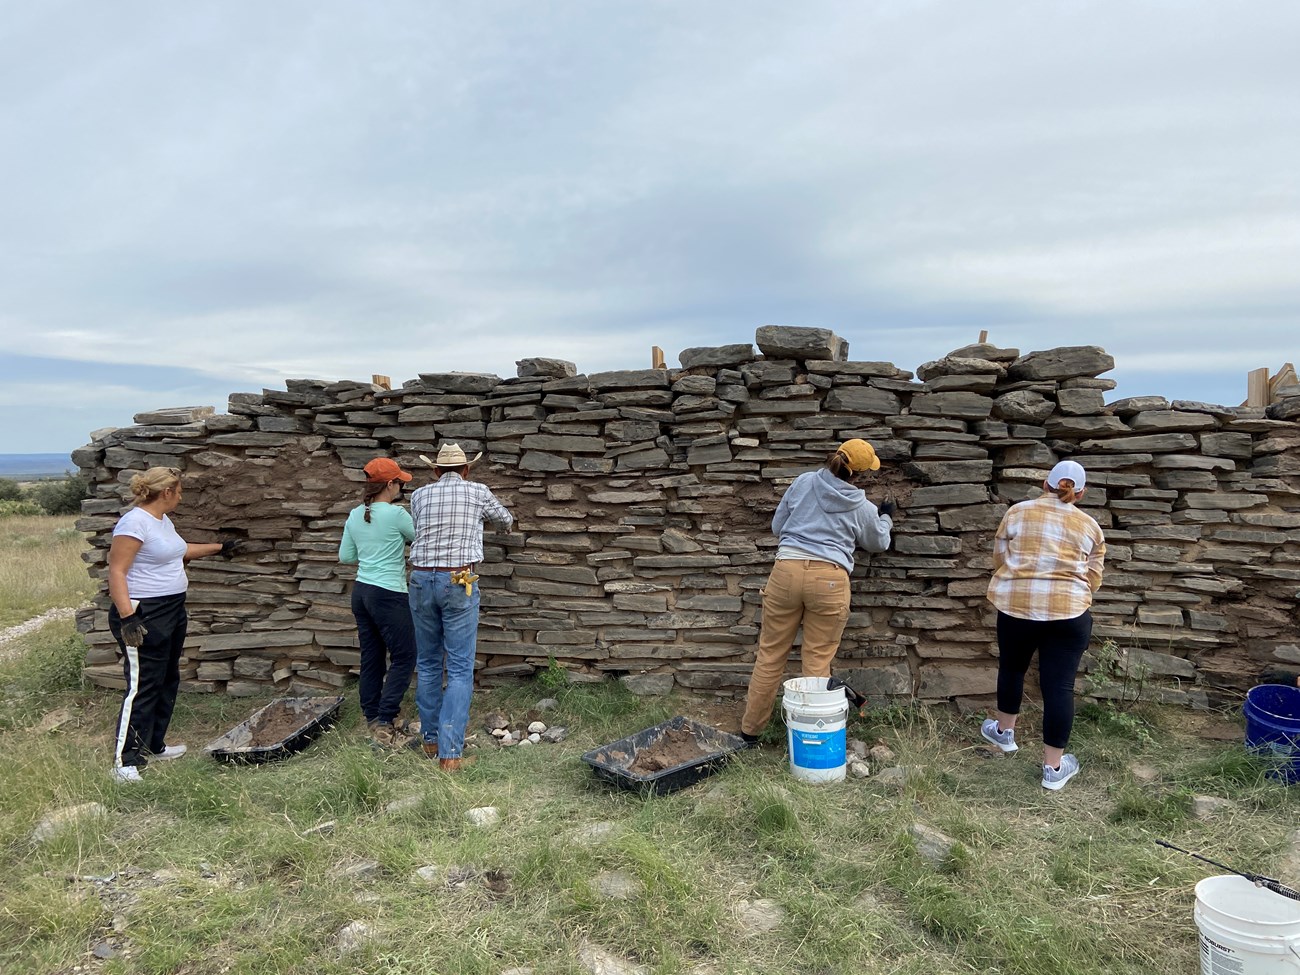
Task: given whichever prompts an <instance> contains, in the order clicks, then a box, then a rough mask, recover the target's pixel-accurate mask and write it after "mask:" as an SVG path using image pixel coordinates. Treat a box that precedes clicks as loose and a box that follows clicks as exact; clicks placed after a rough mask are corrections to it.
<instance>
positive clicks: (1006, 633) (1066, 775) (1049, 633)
mask: <svg viewBox="0 0 1300 975" xmlns="http://www.w3.org/2000/svg"><path fill="white" fill-rule="evenodd" d="M1086 481H1087V474H1086V472H1085V471H1084V469H1083V467H1082V466H1081V465H1080V464H1078V463H1076V462H1075V461H1072V460H1063V461H1061V462H1060V463H1059V464H1057V465H1056V466H1055V467H1053V468H1052V470H1051V473H1049V474H1048V475H1047V480H1046V481H1044V482H1043V487H1044V488H1045V493H1044V494H1043V496H1042V497H1040V498H1036V499H1035V500H1033V501H1022V502H1020V503H1019V504H1014V505H1012V506H1011V508H1010V510H1009V511H1007V513H1006V515H1005V516H1003V518H1002V524H1001V525H999V526H998V533H997V536H996V538H995V539H994V541H993V578H992V580H991V581H990V582H989V589H988V598H989V602H991V603H992V604H993V605H994V606H996V607H997V610H998V706H997V710H996V711H995V712H994V717H992V718H989V719H988V720H987V721H985V722H984V724H983V726H982V727H981V728H980V733H981V734H982V735H983V736H984V738H985V739H986V740H988V741H990V742H992V743H993V744H994V745H996V746H997V747H998V748H1000V749H1002V751H1004V752H1014V751H1016V749H1017V748H1018V747H1019V746H1017V745H1016V733H1015V727H1016V717H1017V715H1018V714H1019V713H1020V700H1021V697H1022V695H1023V693H1024V687H1025V672H1026V671H1027V670H1028V669H1029V662H1030V661H1031V660H1032V659H1033V656H1034V652H1035V651H1038V673H1039V686H1040V687H1041V688H1042V692H1043V788H1044V789H1051V790H1053V791H1055V790H1057V789H1061V788H1063V787H1064V786H1065V783H1067V782H1069V781H1070V779H1072V778H1074V776H1075V775H1076V774H1077V773H1078V771H1079V760H1078V759H1077V758H1075V756H1073V755H1070V754H1067V753H1066V751H1065V746H1066V745H1068V744H1069V743H1070V729H1071V728H1072V726H1073V725H1074V677H1075V674H1076V673H1077V672H1078V670H1079V661H1080V659H1081V658H1082V657H1083V652H1084V651H1085V650H1086V649H1088V640H1089V639H1090V638H1091V636H1092V613H1091V612H1090V611H1089V607H1090V606H1091V605H1092V594H1093V593H1094V592H1096V591H1097V589H1098V588H1100V586H1101V574H1102V566H1103V562H1104V560H1105V557H1106V541H1105V537H1104V536H1103V535H1102V531H1101V526H1099V525H1098V524H1097V522H1096V521H1095V520H1094V519H1093V518H1092V517H1091V516H1089V515H1087V514H1085V513H1084V512H1082V511H1080V510H1079V508H1078V507H1077V506H1076V503H1077V502H1078V501H1079V499H1080V498H1082V497H1083V492H1084V485H1085V483H1086Z"/></svg>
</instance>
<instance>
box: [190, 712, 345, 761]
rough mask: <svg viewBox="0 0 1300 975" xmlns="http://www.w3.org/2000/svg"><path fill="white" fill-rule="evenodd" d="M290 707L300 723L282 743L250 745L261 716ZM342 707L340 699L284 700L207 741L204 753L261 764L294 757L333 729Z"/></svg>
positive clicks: (285, 736) (282, 738)
mask: <svg viewBox="0 0 1300 975" xmlns="http://www.w3.org/2000/svg"><path fill="white" fill-rule="evenodd" d="M281 707H283V708H287V709H288V710H289V711H290V712H291V713H292V714H293V715H294V716H295V717H296V718H297V719H298V720H297V723H296V724H295V725H294V726H293V727H292V728H291V729H290V730H289V731H288V732H287V733H285V734H284V735H283V736H282V737H281V738H280V740H279V741H276V742H273V743H271V744H266V743H263V744H260V745H251V744H249V742H250V740H251V739H252V737H253V730H254V729H255V728H256V727H257V723H258V721H259V720H261V718H262V716H263V715H264V714H266V712H267V711H268V710H270V709H271V708H281ZM342 707H343V698H342V697H341V696H321V697H281V698H277V699H276V700H274V701H272V702H271V703H270V704H267V705H264V706H263V707H260V708H258V709H257V710H256V711H254V712H253V713H252V714H251V715H249V716H248V719H247V720H245V721H241V722H240V723H239V724H237V725H235V726H234V727H233V728H231V729H230V730H229V731H227V732H226V733H225V734H224V735H221V736H220V737H219V738H214V739H213V740H212V741H210V742H208V743H207V744H206V745H205V746H204V747H203V750H204V751H205V752H207V753H208V754H209V755H211V756H212V757H213V758H216V759H220V760H221V761H225V762H244V763H247V764H258V763H261V762H275V761H278V760H280V759H282V758H288V757H289V756H290V755H294V754H296V753H298V752H300V751H302V750H303V749H304V748H306V747H307V746H308V745H310V744H311V743H312V742H313V741H315V740H316V739H317V738H318V737H320V735H321V734H323V733H324V732H326V731H328V730H329V729H330V728H331V727H333V725H334V722H335V721H337V720H338V717H339V711H340V709H341V708H342Z"/></svg>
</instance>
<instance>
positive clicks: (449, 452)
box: [420, 443, 483, 467]
mask: <svg viewBox="0 0 1300 975" xmlns="http://www.w3.org/2000/svg"><path fill="white" fill-rule="evenodd" d="M482 456H483V451H481V450H480V451H479V452H478V453H477V454H475V455H474V456H473V457H466V456H465V451H463V450H461V448H460V444H458V443H445V444H443V445H442V447H441V448H439V450H438V459H437V460H429V458H428V457H425V456H424V454H421V455H420V460H422V461H424V462H425V463H426V464H428V465H429V466H430V467H468V466H469V465H470V464H473V463H475V462H476V461H477V460H478V459H479V458H480V457H482Z"/></svg>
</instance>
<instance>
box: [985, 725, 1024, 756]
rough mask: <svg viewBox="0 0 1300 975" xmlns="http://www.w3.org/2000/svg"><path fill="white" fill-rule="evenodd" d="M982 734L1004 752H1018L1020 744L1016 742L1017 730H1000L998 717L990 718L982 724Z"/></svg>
mask: <svg viewBox="0 0 1300 975" xmlns="http://www.w3.org/2000/svg"><path fill="white" fill-rule="evenodd" d="M980 734H981V735H983V736H984V740H985V741H987V742H990V743H991V744H994V745H997V746H998V747H999V748H1001V749H1002V750H1003V751H1004V752H1007V753H1010V752H1016V751H1019V750H1020V746H1019V745H1017V744H1016V731H1015V729H1014V728H1008V729H1007V730H1006V731H999V730H998V719H997V718H989V719H988V720H987V721H985V722H984V723H983V724H982V725H980Z"/></svg>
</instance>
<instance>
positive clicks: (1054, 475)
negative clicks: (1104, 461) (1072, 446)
mask: <svg viewBox="0 0 1300 975" xmlns="http://www.w3.org/2000/svg"><path fill="white" fill-rule="evenodd" d="M1062 480H1067V481H1073V482H1074V489H1075V490H1076V491H1082V490H1083V486H1084V484H1086V483H1087V481H1088V474H1087V472H1086V471H1084V469H1083V465H1082V464H1080V463H1079V462H1078V461H1074V460H1063V461H1060V462H1058V463H1057V465H1056V466H1055V467H1053V468H1052V472H1051V473H1050V474H1048V475H1047V486H1048V487H1049V488H1053V489H1055V488H1058V487H1060V486H1061V481H1062Z"/></svg>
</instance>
